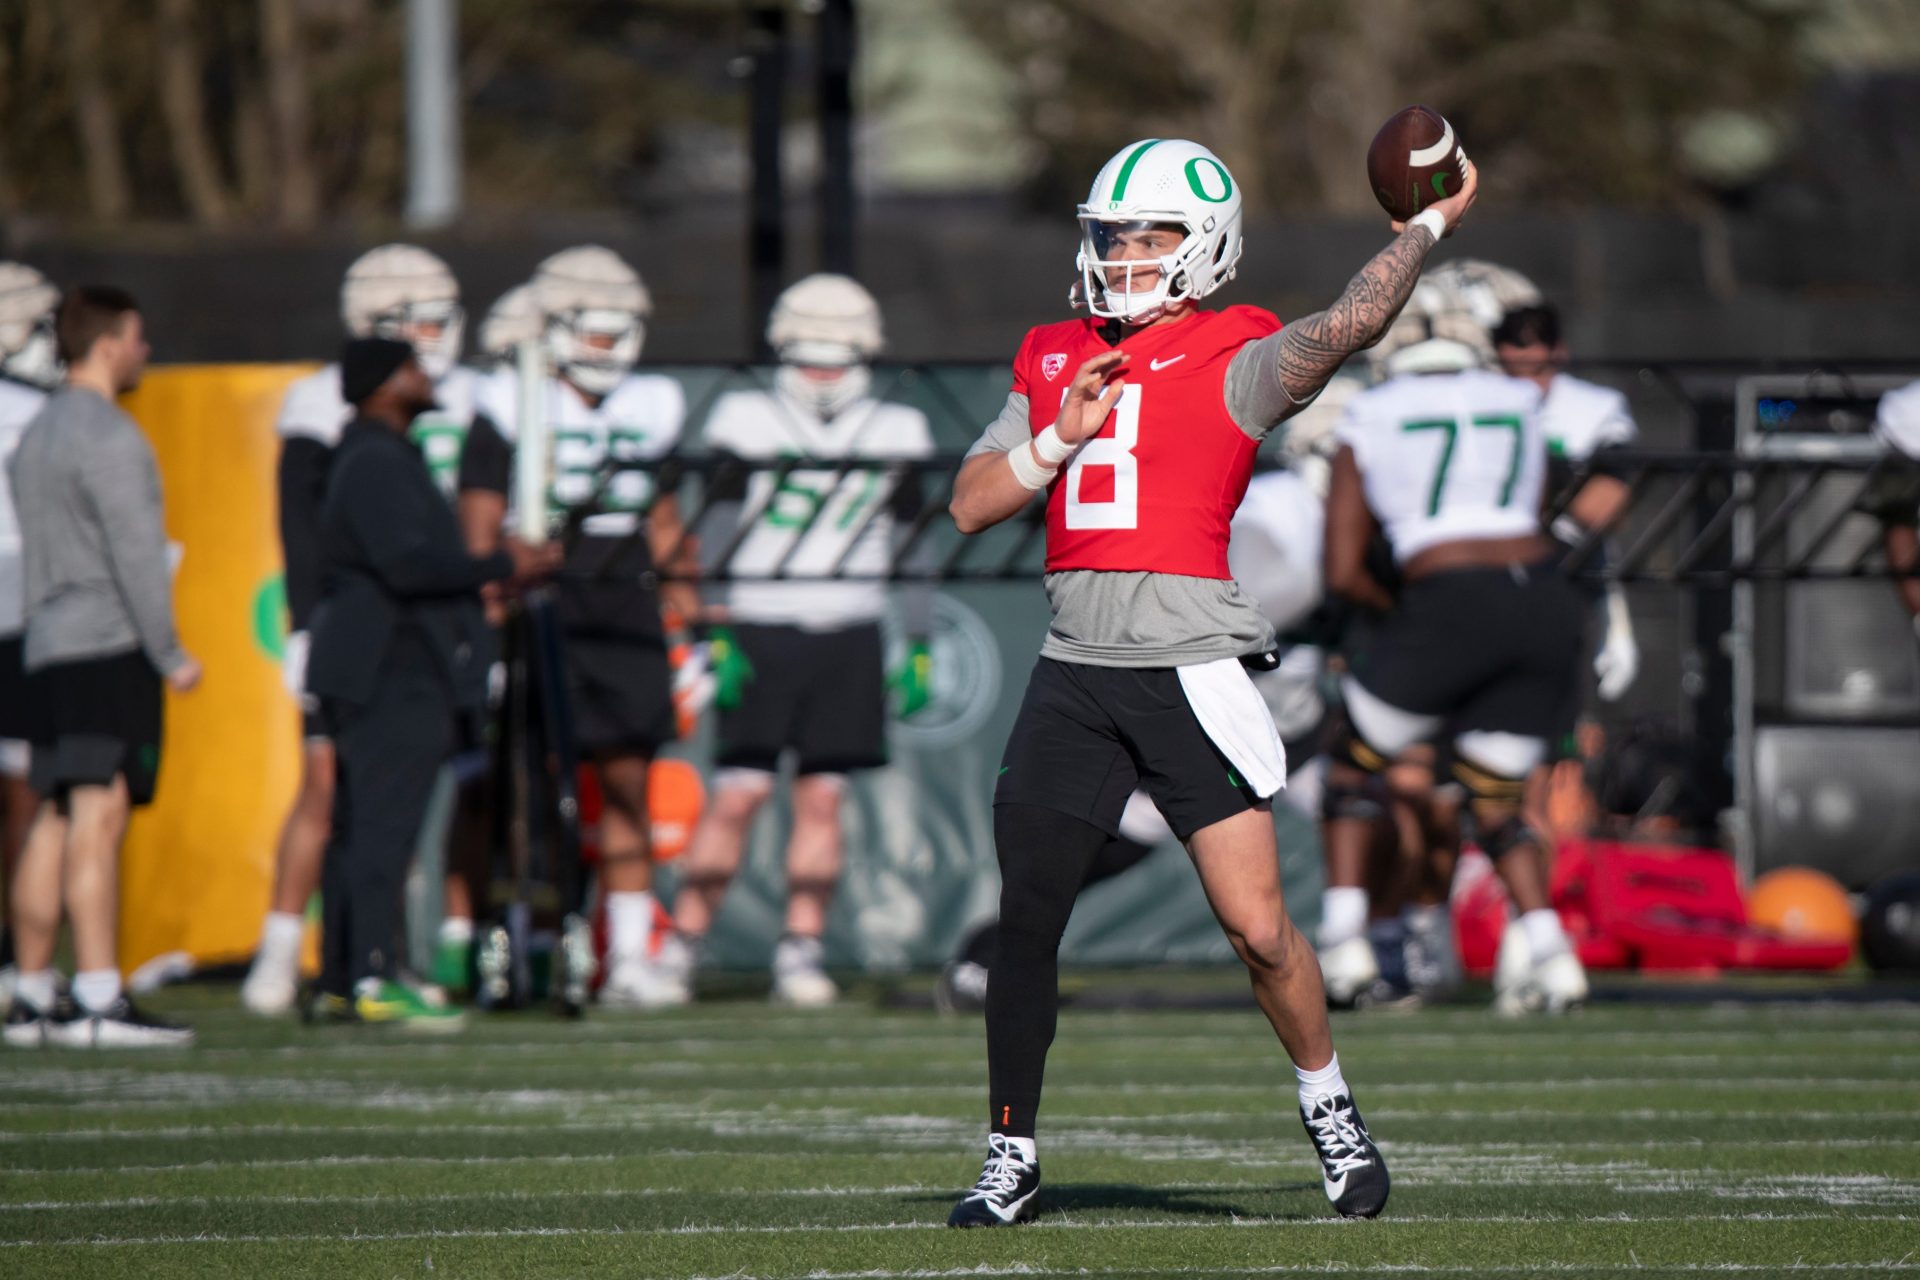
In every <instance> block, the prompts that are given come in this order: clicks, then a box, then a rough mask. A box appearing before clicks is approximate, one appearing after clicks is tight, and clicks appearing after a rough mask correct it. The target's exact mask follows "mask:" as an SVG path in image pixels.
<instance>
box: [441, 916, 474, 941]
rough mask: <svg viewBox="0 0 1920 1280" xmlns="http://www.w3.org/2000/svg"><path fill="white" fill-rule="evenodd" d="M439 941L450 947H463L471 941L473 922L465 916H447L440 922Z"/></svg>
mask: <svg viewBox="0 0 1920 1280" xmlns="http://www.w3.org/2000/svg"><path fill="white" fill-rule="evenodd" d="M440 941H441V942H443V943H446V944H448V945H450V946H465V945H466V944H467V943H469V942H472V941H473V921H471V920H469V919H467V918H466V917H465V916H448V917H447V918H446V919H444V920H442V921H441V922H440Z"/></svg>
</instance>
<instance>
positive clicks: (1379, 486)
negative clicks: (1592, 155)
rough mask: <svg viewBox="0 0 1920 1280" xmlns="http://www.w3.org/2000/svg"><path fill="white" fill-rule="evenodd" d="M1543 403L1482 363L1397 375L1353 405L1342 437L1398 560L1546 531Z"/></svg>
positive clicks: (1525, 385) (1533, 390)
mask: <svg viewBox="0 0 1920 1280" xmlns="http://www.w3.org/2000/svg"><path fill="white" fill-rule="evenodd" d="M1539 409H1540V389H1539V388H1538V387H1536V386H1535V385H1534V384H1533V383H1531V382H1523V381H1521V380H1519V379H1518V378H1509V377H1506V376H1504V375H1502V374H1498V373H1489V372H1487V371H1486V370H1483V369H1469V370H1467V371H1465V372H1463V373H1441V374H1418V375H1408V376H1404V377H1399V378H1394V379H1392V380H1391V381H1388V382H1384V383H1381V384H1380V385H1379V386H1377V387H1373V388H1371V389H1369V390H1367V391H1363V392H1361V393H1360V394H1359V395H1357V396H1355V397H1354V398H1353V399H1352V400H1350V401H1348V402H1347V408H1346V414H1345V416H1344V417H1343V418H1342V419H1341V422H1340V426H1339V430H1338V438H1339V441H1340V443H1341V444H1343V445H1346V446H1347V447H1348V448H1350V449H1352V450H1353V458H1354V462H1355V463H1356V464H1357V465H1358V466H1359V468H1360V478H1361V483H1362V486H1363V488H1364V489H1365V492H1366V498H1367V506H1368V507H1369V508H1370V509H1371V510H1372V512H1373V514H1374V517H1375V518H1376V519H1377V520H1379V522H1380V526H1381V528H1382V529H1384V530H1385V531H1386V535H1387V541H1388V542H1390V543H1392V544H1393V554H1394V559H1396V560H1398V561H1401V562H1403V563H1404V562H1405V561H1407V560H1410V559H1412V558H1413V557H1414V556H1416V555H1418V554H1419V553H1420V552H1422V551H1424V550H1426V549H1427V548H1428V547H1431V546H1435V545H1437V544H1439V543H1442V542H1458V541H1466V540H1471V539H1476V538H1511V537H1519V536H1522V535H1524V534H1528V533H1533V532H1535V531H1537V530H1538V529H1539V527H1540V492H1541V488H1542V486H1543V485H1544V483H1545V478H1546V470H1547V445H1546V437H1545V435H1544V434H1543V433H1542V431H1541V428H1540V414H1539Z"/></svg>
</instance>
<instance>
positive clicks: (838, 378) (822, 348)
mask: <svg viewBox="0 0 1920 1280" xmlns="http://www.w3.org/2000/svg"><path fill="white" fill-rule="evenodd" d="M823 375H824V376H823ZM774 385H775V386H776V387H778V388H779V391H780V394H781V395H783V396H785V397H786V398H787V399H788V400H790V401H792V402H793V403H795V404H797V405H799V406H801V407H802V408H804V409H807V410H810V411H811V412H812V413H813V414H815V415H816V416H817V417H820V418H822V419H831V418H837V417H839V416H840V415H841V414H843V413H845V412H846V411H847V410H848V409H850V408H852V407H853V406H854V405H855V404H857V403H858V402H859V401H860V400H862V399H863V398H864V397H865V396H866V394H867V392H868V391H869V390H870V389H871V388H872V386H873V370H872V368H871V367H870V366H869V365H868V364H867V362H866V361H865V360H864V359H863V358H862V353H861V352H859V351H856V350H855V349H854V348H853V347H852V346H850V345H848V344H846V343H842V342H805V341H802V342H792V343H789V344H787V345H786V346H784V347H782V348H781V349H780V371H779V372H778V373H776V374H775V375H774Z"/></svg>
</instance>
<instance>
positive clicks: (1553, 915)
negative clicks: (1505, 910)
mask: <svg viewBox="0 0 1920 1280" xmlns="http://www.w3.org/2000/svg"><path fill="white" fill-rule="evenodd" d="M1520 928H1521V929H1522V930H1523V931H1524V932H1525V933H1526V935H1527V947H1528V949H1529V950H1531V951H1532V952H1533V962H1534V963H1535V964H1539V963H1540V962H1541V961H1542V960H1549V959H1552V958H1553V957H1554V956H1557V955H1559V954H1560V953H1561V952H1562V951H1565V950H1566V949H1567V945H1568V944H1567V931H1566V930H1565V929H1563V928H1561V927H1560V914H1559V913H1558V912H1557V911H1555V910H1554V909H1553V908H1552V907H1541V908H1540V909H1539V910H1538V911H1529V912H1527V913H1526V914H1525V915H1523V916H1521V917H1520Z"/></svg>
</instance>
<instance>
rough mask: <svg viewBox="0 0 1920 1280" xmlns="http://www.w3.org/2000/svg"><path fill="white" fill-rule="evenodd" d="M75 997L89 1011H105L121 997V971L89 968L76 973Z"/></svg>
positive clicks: (74, 982) (74, 977)
mask: <svg viewBox="0 0 1920 1280" xmlns="http://www.w3.org/2000/svg"><path fill="white" fill-rule="evenodd" d="M73 998H74V999H75V1000H76V1001H78V1002H79V1004H80V1007H81V1008H82V1009H85V1010H86V1011H87V1012H88V1013H105V1012H106V1011H107V1010H108V1009H110V1008H112V1007H113V1002H114V1001H115V1000H118V999H119V998H120V971H119V970H118V969H87V970H84V971H83V972H80V973H76V974H74V975H73Z"/></svg>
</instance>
